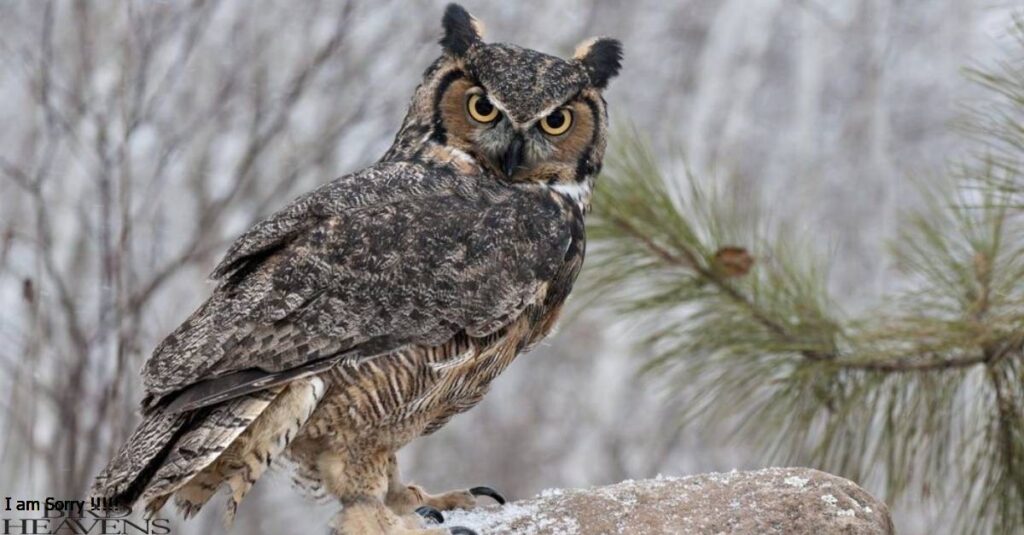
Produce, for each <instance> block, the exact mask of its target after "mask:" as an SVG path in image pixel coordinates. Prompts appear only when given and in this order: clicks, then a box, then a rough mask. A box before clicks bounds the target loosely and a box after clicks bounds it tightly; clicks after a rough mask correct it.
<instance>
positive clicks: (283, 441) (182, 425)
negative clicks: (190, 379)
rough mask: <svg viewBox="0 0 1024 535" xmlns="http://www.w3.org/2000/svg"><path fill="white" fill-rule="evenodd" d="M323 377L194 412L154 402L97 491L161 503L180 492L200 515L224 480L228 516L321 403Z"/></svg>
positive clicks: (127, 500)
mask: <svg viewBox="0 0 1024 535" xmlns="http://www.w3.org/2000/svg"><path fill="white" fill-rule="evenodd" d="M325 391H326V385H325V383H324V381H323V379H321V378H319V377H315V376H314V377H309V378H306V379H299V380H296V381H293V382H292V383H289V384H284V385H280V386H276V387H273V388H268V389H266V390H262V391H258V392H253V393H250V394H247V395H245V396H242V397H239V398H235V399H232V400H229V401H226V402H223V403H221V404H218V405H215V406H211V407H208V408H203V409H200V410H197V411H193V412H186V413H182V412H172V411H168V410H166V409H160V408H157V409H154V410H152V411H151V412H150V414H148V415H146V417H145V418H144V419H143V422H142V424H140V426H139V428H138V429H136V430H135V432H134V433H132V435H131V437H129V439H128V441H127V442H126V443H125V445H124V446H123V447H122V448H121V451H120V452H118V454H117V456H115V458H114V459H113V460H112V461H111V463H110V465H109V466H108V467H107V468H106V470H104V471H103V472H102V473H101V474H100V475H99V476H98V477H97V479H96V483H95V484H94V487H93V493H94V495H97V496H103V497H107V498H110V499H114V500H116V501H117V502H118V503H121V504H123V505H126V506H131V505H133V504H134V503H135V502H137V501H142V502H144V503H145V504H146V509H147V510H149V511H151V512H154V513H155V512H157V511H159V510H160V509H161V508H162V507H163V506H164V504H165V503H166V502H167V500H168V499H169V498H170V497H172V496H174V498H175V504H176V505H177V506H178V508H179V509H180V510H181V511H182V513H183V514H184V516H185V517H186V518H189V517H191V516H194V515H195V514H196V513H198V512H199V510H200V508H202V506H203V505H204V504H206V503H207V502H208V501H209V500H210V498H211V497H213V495H214V494H215V493H216V492H217V490H218V489H219V488H220V487H221V485H222V484H226V485H227V487H229V489H230V495H229V497H228V508H227V513H226V515H225V524H227V525H230V523H231V521H232V520H233V518H234V513H235V511H236V510H237V508H238V505H239V503H240V502H241V501H242V499H243V498H244V497H245V495H246V494H247V493H248V492H249V490H250V489H251V488H252V486H253V484H254V483H255V482H256V480H257V479H259V477H260V476H261V475H262V474H263V472H264V471H265V470H266V469H267V468H268V467H269V466H270V465H271V463H272V461H273V460H274V459H276V458H277V457H278V456H279V455H280V454H281V453H282V452H284V451H285V449H286V448H287V447H288V445H289V444H290V442H291V440H292V439H294V438H295V437H296V436H297V435H298V434H299V431H300V430H301V428H302V426H304V425H305V423H306V421H307V420H308V419H309V417H310V416H311V415H312V413H313V411H314V410H315V408H316V406H317V405H318V404H319V402H320V400H321V399H322V397H323V395H324V393H325Z"/></svg>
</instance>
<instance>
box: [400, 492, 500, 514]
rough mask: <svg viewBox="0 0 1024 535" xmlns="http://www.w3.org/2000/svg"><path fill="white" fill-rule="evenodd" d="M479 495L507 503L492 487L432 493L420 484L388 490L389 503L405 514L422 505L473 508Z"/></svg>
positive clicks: (440, 508) (442, 509)
mask: <svg viewBox="0 0 1024 535" xmlns="http://www.w3.org/2000/svg"><path fill="white" fill-rule="evenodd" d="M477 496H487V497H489V498H491V499H493V500H494V501H496V502H498V504H500V505H504V504H505V497H504V496H502V495H501V494H499V493H498V491H496V490H494V489H492V488H490V487H473V488H471V489H465V490H451V491H448V492H443V493H441V494H430V493H428V492H427V491H425V490H423V487H420V486H419V485H406V486H405V487H403V488H400V489H391V490H390V491H389V492H388V496H387V505H388V507H390V508H391V509H392V510H393V511H395V512H396V513H398V514H405V513H407V512H409V511H412V510H416V509H417V508H418V507H422V506H427V507H431V508H433V509H436V510H438V511H451V510H452V509H472V508H474V507H476V505H477V503H476V498H477Z"/></svg>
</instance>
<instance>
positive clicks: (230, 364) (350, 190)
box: [144, 164, 571, 408]
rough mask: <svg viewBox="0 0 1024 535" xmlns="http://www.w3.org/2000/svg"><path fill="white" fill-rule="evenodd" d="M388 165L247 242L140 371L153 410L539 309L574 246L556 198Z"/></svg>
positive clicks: (199, 402) (326, 193)
mask: <svg viewBox="0 0 1024 535" xmlns="http://www.w3.org/2000/svg"><path fill="white" fill-rule="evenodd" d="M398 165H400V166H401V169H393V168H391V167H389V168H388V169H387V170H386V171H380V173H382V174H381V176H383V177H384V178H382V179H379V180H375V179H373V178H372V177H370V176H363V180H361V181H360V180H354V179H352V178H345V179H340V180H339V181H337V182H335V183H332V184H329V185H327V186H325V187H322V188H320V190H317V191H318V192H319V193H317V192H314V194H311V195H308V196H305V197H302V198H300V199H299V200H297V201H296V202H295V203H293V204H292V205H291V206H289V207H287V208H285V209H284V210H282V212H281V213H280V214H279V215H275V216H272V217H271V218H269V219H268V220H267V221H265V222H264V223H261V224H259V225H257V226H256V227H254V228H253V230H251V231H249V232H248V233H246V234H245V235H243V236H242V238H240V239H239V243H236V244H235V245H234V246H232V248H231V250H230V251H229V252H228V255H227V257H226V258H225V260H224V261H223V262H222V263H221V265H220V266H219V267H218V268H217V270H215V272H214V275H215V276H219V277H222V283H221V285H220V286H218V288H217V289H216V290H215V292H214V295H213V296H211V298H210V299H209V300H208V301H207V303H206V304H204V305H203V306H202V307H200V309H199V310H198V311H197V312H196V313H195V314H194V315H193V316H192V317H191V318H189V320H187V321H186V322H185V323H184V324H183V325H182V326H181V327H179V329H178V330H176V331H175V332H174V333H172V335H171V336H169V337H168V339H167V340H165V341H164V342H163V343H162V344H161V345H160V346H159V347H158V348H157V350H156V351H155V352H154V354H153V356H152V357H151V358H150V360H149V361H147V363H146V366H145V369H144V378H145V382H146V387H147V391H148V393H149V394H150V396H151V397H150V401H151V402H152V403H155V402H156V401H158V400H162V399H169V398H171V397H173V396H178V398H176V399H175V401H173V402H172V403H174V404H175V405H176V406H178V407H184V408H195V407H198V406H203V405H206V404H209V403H213V402H217V401H222V400H223V399H228V398H230V397H234V396H236V395H240V394H242V393H246V392H251V391H252V390H254V389H260V388H266V387H268V386H272V385H276V384H280V383H281V382H282V381H284V380H288V379H293V378H295V377H296V376H301V375H303V374H306V373H307V372H309V370H312V369H321V368H322V367H324V366H329V365H332V363H333V362H336V361H337V360H338V359H341V358H368V357H372V356H375V355H379V354H383V353H388V352H391V351H394V350H397V349H400V348H402V347H404V346H407V345H410V344H416V345H431V346H433V345H440V344H442V343H444V342H446V341H447V340H449V339H450V338H451V337H452V336H454V335H455V334H456V333H459V332H465V333H467V334H469V335H471V336H486V335H488V334H491V333H493V332H495V331H496V330H499V329H501V328H502V327H503V326H504V325H507V324H508V323H509V322H510V321H511V320H513V319H514V318H516V317H517V316H518V315H519V313H520V312H521V311H522V310H524V309H525V308H526V307H527V306H528V305H530V304H532V303H535V302H537V300H538V299H541V298H543V292H544V290H545V289H546V288H547V287H548V285H549V283H550V282H551V281H552V279H553V278H554V277H555V276H556V273H557V272H558V270H559V267H560V266H561V264H562V263H563V262H564V251H565V250H566V247H567V244H568V243H569V241H570V239H571V238H570V232H569V225H567V224H566V221H565V218H566V213H565V210H564V206H563V205H562V204H561V203H560V202H559V201H558V200H557V199H556V197H555V196H554V195H552V194H551V193H549V192H547V191H546V190H544V189H541V188H528V187H516V186H508V185H502V184H499V183H496V182H493V181H492V182H487V181H485V179H484V178H475V177H464V176H457V175H454V174H451V173H448V172H443V171H441V170H438V169H431V168H423V167H417V166H412V165H411V164H391V166H392V167H394V166H398ZM371 169H372V168H371ZM353 176H355V175H353ZM378 178H380V177H378ZM388 188H393V189H394V190H393V191H382V189H388ZM267 251H271V252H270V253H269V254H268V253H267ZM253 259H256V261H254V260H253ZM247 262H248V264H247Z"/></svg>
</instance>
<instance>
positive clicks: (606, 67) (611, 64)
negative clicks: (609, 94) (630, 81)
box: [573, 37, 622, 89]
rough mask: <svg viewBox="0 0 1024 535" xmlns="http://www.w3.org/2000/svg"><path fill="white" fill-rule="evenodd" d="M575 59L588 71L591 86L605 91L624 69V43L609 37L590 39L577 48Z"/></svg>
mask: <svg viewBox="0 0 1024 535" xmlns="http://www.w3.org/2000/svg"><path fill="white" fill-rule="evenodd" d="M573 58H574V59H576V60H577V61H579V62H580V63H581V64H582V65H583V67H584V68H585V69H586V70H587V74H588V75H589V76H590V83H591V85H593V86H594V87H596V88H598V89H604V88H605V87H606V86H607V85H608V80H611V79H612V78H614V77H615V76H616V75H618V74H619V69H620V68H621V67H622V43H620V42H619V41H618V40H617V39H611V38H608V37H595V38H593V39H588V40H586V41H583V42H582V43H580V44H579V46H577V47H576V52H575V53H574V54H573Z"/></svg>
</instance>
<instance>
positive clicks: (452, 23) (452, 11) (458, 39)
mask: <svg viewBox="0 0 1024 535" xmlns="http://www.w3.org/2000/svg"><path fill="white" fill-rule="evenodd" d="M441 27H443V28H444V37H442V38H441V46H442V47H444V49H445V51H447V52H450V53H451V54H452V55H454V56H462V55H464V54H465V53H466V51H467V50H469V49H470V48H472V47H473V45H476V44H479V43H481V42H483V33H484V31H483V30H484V27H483V24H481V23H480V22H479V21H477V20H476V19H474V18H473V16H472V15H470V14H469V12H468V11H466V9H465V8H463V7H462V6H460V5H459V4H448V7H446V8H445V10H444V17H443V18H442V19H441Z"/></svg>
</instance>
